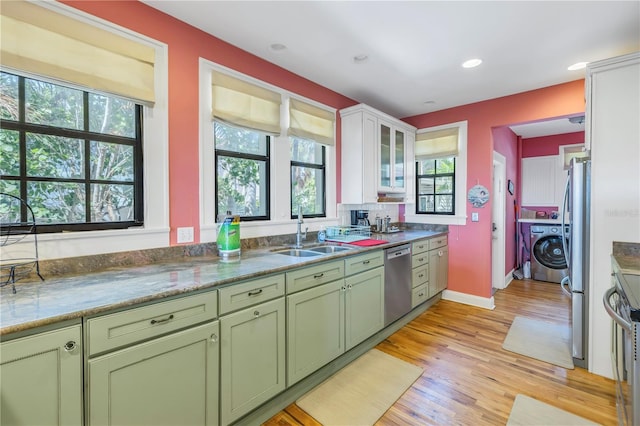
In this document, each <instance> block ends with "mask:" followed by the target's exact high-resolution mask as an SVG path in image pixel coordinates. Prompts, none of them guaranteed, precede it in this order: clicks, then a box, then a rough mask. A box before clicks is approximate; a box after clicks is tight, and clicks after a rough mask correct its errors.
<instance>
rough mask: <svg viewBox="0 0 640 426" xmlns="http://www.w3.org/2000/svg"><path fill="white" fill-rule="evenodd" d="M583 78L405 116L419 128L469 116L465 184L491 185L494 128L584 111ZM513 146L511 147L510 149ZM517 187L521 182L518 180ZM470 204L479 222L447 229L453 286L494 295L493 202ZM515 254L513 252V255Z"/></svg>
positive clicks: (468, 205)
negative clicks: (492, 269) (492, 262)
mask: <svg viewBox="0 0 640 426" xmlns="http://www.w3.org/2000/svg"><path fill="white" fill-rule="evenodd" d="M584 108H585V105H584V80H577V81H573V82H570V83H565V84H560V85H556V86H551V87H546V88H543V89H538V90H533V91H530V92H524V93H520V94H516V95H512V96H506V97H503V98H497V99H492V100H489V101H484V102H478V103H474V104H469V105H463V106H460V107H456V108H451V109H447V110H443V111H437V112H434V113H430V114H423V115H417V116H414V117H408V118H405V119H404V121H406V122H408V123H410V124H412V125H414V126H416V127H417V128H418V129H421V128H425V127H432V126H437V125H442V124H447V123H452V122H456V121H462V120H467V121H468V141H467V150H468V166H467V188H471V187H472V186H474V185H476V184H477V183H480V184H482V185H484V186H486V187H487V188H491V186H492V185H491V178H492V176H491V174H492V168H493V150H494V140H493V129H495V128H500V127H504V126H507V125H512V124H521V123H527V122H532V121H539V120H543V119H549V118H557V117H567V116H570V115H574V114H578V113H581V112H584ZM510 149H513V148H510ZM516 187H517V185H516ZM491 202H492V200H490V201H489V203H488V204H486V205H485V206H484V207H482V208H479V209H478V208H473V207H472V206H471V204H467V216H468V217H470V216H471V213H472V212H474V211H477V212H479V213H480V221H479V222H471V221H469V220H468V221H467V224H466V225H464V226H450V227H449V230H450V233H449V245H450V250H449V289H450V290H453V291H457V292H461V293H467V294H471V295H476V296H480V297H484V298H490V297H491V295H492V289H491V205H490V203H491ZM514 256H515V255H514Z"/></svg>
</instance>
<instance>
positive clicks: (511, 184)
mask: <svg viewBox="0 0 640 426" xmlns="http://www.w3.org/2000/svg"><path fill="white" fill-rule="evenodd" d="M507 189H508V190H509V194H511V195H513V181H512V180H511V179H509V183H508V184H507Z"/></svg>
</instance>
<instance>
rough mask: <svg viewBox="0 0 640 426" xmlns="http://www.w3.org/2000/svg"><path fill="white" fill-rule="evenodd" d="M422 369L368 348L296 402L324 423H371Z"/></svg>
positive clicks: (329, 425)
mask: <svg viewBox="0 0 640 426" xmlns="http://www.w3.org/2000/svg"><path fill="white" fill-rule="evenodd" d="M423 371H424V370H423V369H422V368H420V367H418V366H415V365H413V364H409V363H408V362H405V361H402V360H401V359H398V358H395V357H393V356H391V355H388V354H386V353H384V352H382V351H379V350H377V349H372V350H370V351H369V352H367V353H365V354H364V355H362V356H361V357H360V358H358V359H356V360H355V361H353V362H352V363H351V364H349V365H347V366H346V367H345V368H343V369H342V370H340V371H338V372H337V373H336V374H334V375H333V376H331V377H329V378H328V379H327V380H325V381H324V382H322V383H321V384H320V385H318V386H316V387H315V388H314V389H313V390H311V391H310V392H308V393H307V394H305V395H304V396H302V397H301V398H300V399H298V400H297V401H296V404H297V405H298V407H300V408H302V409H303V410H304V411H306V412H307V413H308V414H309V415H311V416H312V417H313V418H315V419H316V420H317V421H319V422H320V423H322V424H323V425H324V426H338V425H339V426H346V425H348V426H365V425H373V424H374V423H375V422H376V421H377V420H378V419H379V418H380V417H382V415H383V414H384V413H385V411H387V410H388V409H389V407H391V406H392V405H393V403H394V402H396V401H397V400H398V398H400V397H401V396H402V394H403V393H404V392H405V391H406V390H407V389H408V388H409V387H410V386H411V385H412V384H413V382H415V381H416V379H417V378H418V377H420V376H421V375H422V372H423Z"/></svg>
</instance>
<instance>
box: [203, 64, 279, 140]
mask: <svg viewBox="0 0 640 426" xmlns="http://www.w3.org/2000/svg"><path fill="white" fill-rule="evenodd" d="M281 98H282V97H281V96H280V94H279V93H277V92H274V91H272V90H269V89H266V88H264V87H260V86H257V85H255V84H251V83H249V82H247V81H243V80H240V79H238V78H235V77H232V76H230V75H228V74H223V73H221V72H218V71H213V75H212V111H213V118H214V119H219V120H222V121H224V122H226V123H229V124H232V125H236V126H239V127H244V128H248V129H253V130H258V131H262V132H265V133H271V134H276V135H279V134H280V104H281V103H282V102H281Z"/></svg>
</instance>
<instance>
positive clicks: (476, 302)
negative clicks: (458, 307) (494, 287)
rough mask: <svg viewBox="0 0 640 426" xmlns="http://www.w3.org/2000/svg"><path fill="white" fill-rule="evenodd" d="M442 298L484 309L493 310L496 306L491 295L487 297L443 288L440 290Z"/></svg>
mask: <svg viewBox="0 0 640 426" xmlns="http://www.w3.org/2000/svg"><path fill="white" fill-rule="evenodd" d="M442 298H443V299H444V300H451V301H452V302H458V303H464V304H465V305H471V306H477V307H479V308H484V309H491V310H493V309H495V308H496V304H495V301H494V300H493V296H491V297H488V298H487V297H480V296H474V295H473V294H466V293H460V292H457V291H452V290H444V291H443V292H442Z"/></svg>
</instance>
